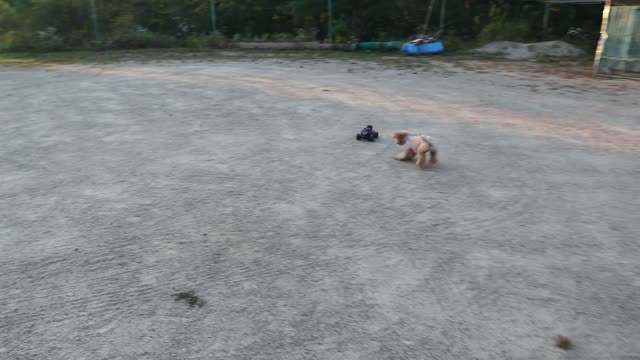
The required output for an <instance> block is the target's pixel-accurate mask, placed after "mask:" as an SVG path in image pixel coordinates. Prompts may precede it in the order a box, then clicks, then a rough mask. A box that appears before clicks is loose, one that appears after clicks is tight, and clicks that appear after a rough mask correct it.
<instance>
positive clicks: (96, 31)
mask: <svg viewBox="0 0 640 360" xmlns="http://www.w3.org/2000/svg"><path fill="white" fill-rule="evenodd" d="M89 8H90V10H91V19H92V20H93V32H94V34H95V35H96V41H97V42H100V41H101V40H102V36H100V27H99V26H98V10H97V9H96V0H89Z"/></svg>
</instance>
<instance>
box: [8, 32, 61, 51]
mask: <svg viewBox="0 0 640 360" xmlns="http://www.w3.org/2000/svg"><path fill="white" fill-rule="evenodd" d="M65 48H66V46H65V42H64V39H63V38H62V37H60V36H58V35H57V34H56V28H53V27H48V28H46V29H44V30H41V31H35V32H17V31H7V32H6V33H5V34H3V35H2V37H0V50H3V51H59V50H64V49H65Z"/></svg>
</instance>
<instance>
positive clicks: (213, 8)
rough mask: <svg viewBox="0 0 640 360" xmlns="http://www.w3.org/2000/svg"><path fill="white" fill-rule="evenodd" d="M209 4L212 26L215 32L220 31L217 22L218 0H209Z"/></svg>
mask: <svg viewBox="0 0 640 360" xmlns="http://www.w3.org/2000/svg"><path fill="white" fill-rule="evenodd" d="M209 6H210V7H211V28H212V29H213V33H214V34H217V33H218V24H217V22H216V0H209Z"/></svg>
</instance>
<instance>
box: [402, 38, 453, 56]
mask: <svg viewBox="0 0 640 360" xmlns="http://www.w3.org/2000/svg"><path fill="white" fill-rule="evenodd" d="M443 51H444V44H443V43H442V41H434V42H430V43H425V44H419V45H416V44H412V43H406V44H404V45H403V46H402V52H403V53H405V54H407V55H432V54H440V53H441V52H443Z"/></svg>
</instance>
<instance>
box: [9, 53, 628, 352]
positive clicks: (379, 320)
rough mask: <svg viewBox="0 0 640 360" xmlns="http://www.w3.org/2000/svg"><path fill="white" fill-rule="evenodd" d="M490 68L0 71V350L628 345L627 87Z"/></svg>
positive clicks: (585, 348) (314, 65)
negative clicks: (410, 146) (373, 134)
mask: <svg viewBox="0 0 640 360" xmlns="http://www.w3.org/2000/svg"><path fill="white" fill-rule="evenodd" d="M425 61H426V60H425ZM471 65H473V66H472V67H474V69H470V67H471ZM497 66H498V65H496V64H491V63H482V62H476V63H473V64H471V63H468V64H465V65H464V66H458V65H455V64H451V63H432V65H431V67H430V68H429V69H428V70H421V71H412V70H407V69H405V70H400V69H395V68H391V67H384V66H381V65H375V64H363V63H358V62H349V61H324V62H322V61H321V62H306V61H284V60H279V59H272V60H270V61H260V60H256V61H244V62H182V63H181V62H158V63H148V64H140V63H133V62H131V63H121V64H114V65H102V66H97V65H96V66H80V65H65V66H62V65H56V66H51V67H43V68H13V67H4V68H1V67H0V91H1V94H2V95H1V96H0V109H1V110H0V125H1V126H2V131H0V153H1V154H2V157H1V158H0V288H1V289H2V291H1V292H0V359H11V360H13V359H136V360H137V359H154V360H155V359H167V360H169V359H270V360H272V359H367V360H368V359H457V360H459V359H593V360H602V359H624V360H631V359H640V355H639V354H640V244H639V234H640V211H639V210H640V209H639V205H638V204H639V201H638V200H639V199H638V194H639V193H640V183H639V182H638V175H639V171H638V168H639V165H640V161H639V157H638V154H640V120H639V117H638V109H639V108H640V104H639V101H640V96H639V94H640V83H638V82H631V81H623V80H607V79H593V78H589V77H571V78H567V77H562V76H558V75H553V74H544V73H540V72H536V71H528V70H526V69H524V68H522V67H518V66H517V67H513V66H510V65H509V64H508V63H500V64H499V68H497ZM366 124H373V125H374V127H375V128H376V130H378V131H380V134H381V138H380V140H379V141H377V142H374V143H369V142H357V141H356V140H355V134H356V132H357V131H359V129H361V128H362V127H363V126H364V125H366ZM400 129H406V130H410V131H413V132H416V133H423V134H427V135H430V136H432V137H434V138H435V139H436V141H437V143H438V145H439V148H440V154H439V157H440V161H441V163H440V164H438V165H436V166H433V167H428V168H426V169H425V170H418V169H416V168H415V166H414V165H413V164H412V163H401V162H397V161H394V160H392V159H391V157H392V156H393V155H395V154H396V153H397V152H399V151H400V150H401V149H399V148H397V147H396V146H394V145H393V144H392V142H391V140H390V139H389V137H390V134H391V133H392V131H394V130H400ZM558 335H563V336H566V337H568V338H569V339H570V340H571V342H572V343H573V345H574V348H573V349H569V350H564V349H560V348H558V347H556V345H555V341H556V340H555V339H556V336H558Z"/></svg>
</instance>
